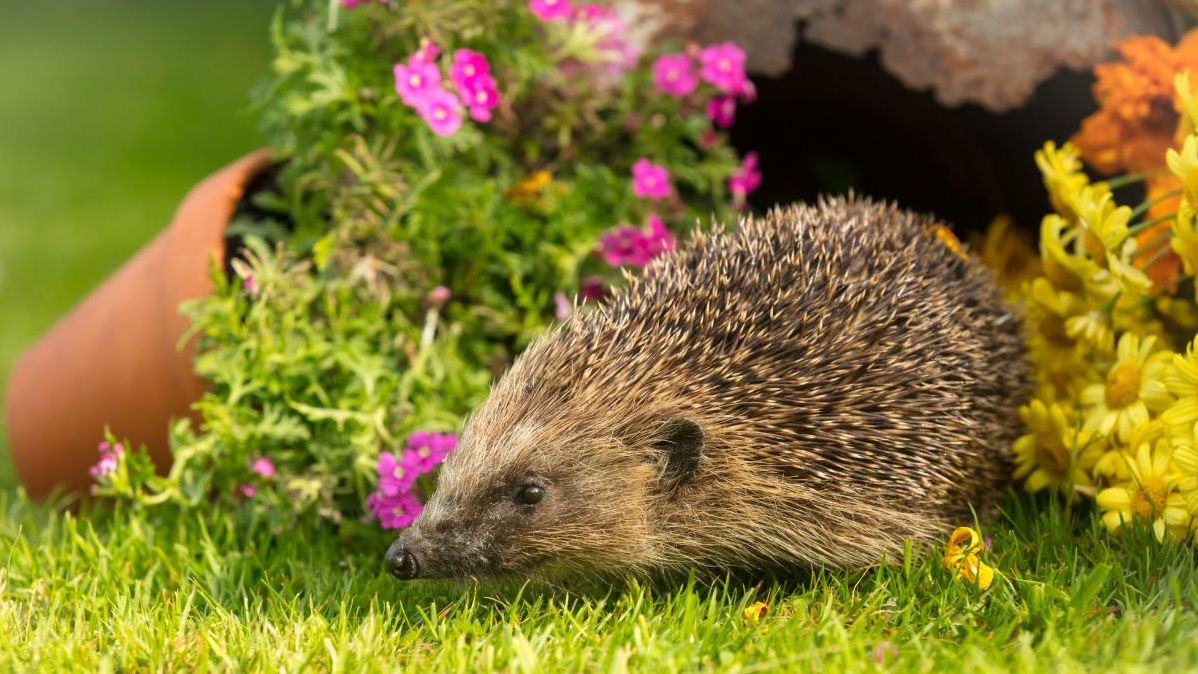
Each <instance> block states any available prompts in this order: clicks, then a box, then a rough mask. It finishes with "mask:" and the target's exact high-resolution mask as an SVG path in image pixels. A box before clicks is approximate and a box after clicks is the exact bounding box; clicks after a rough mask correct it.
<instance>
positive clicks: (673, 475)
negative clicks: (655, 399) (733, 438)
mask: <svg viewBox="0 0 1198 674" xmlns="http://www.w3.org/2000/svg"><path fill="white" fill-rule="evenodd" d="M704 445H706V440H705V439H704V438H703V429H701V428H699V424H696V423H695V422H693V421H691V420H690V419H683V418H682V417H674V418H672V419H668V420H667V421H666V422H665V423H664V424H662V425H661V428H659V429H657V433H656V434H654V441H653V449H655V450H657V452H658V453H659V454H660V456H661V457H662V458H664V464H665V465H664V468H663V470H662V474H661V486H662V489H663V490H664V491H667V492H672V491H674V490H675V489H677V488H678V487H681V486H682V485H684V484H686V483H687V482H690V480H691V478H692V477H694V476H695V471H696V470H698V468H699V456H700V455H701V454H702V453H703V447H704Z"/></svg>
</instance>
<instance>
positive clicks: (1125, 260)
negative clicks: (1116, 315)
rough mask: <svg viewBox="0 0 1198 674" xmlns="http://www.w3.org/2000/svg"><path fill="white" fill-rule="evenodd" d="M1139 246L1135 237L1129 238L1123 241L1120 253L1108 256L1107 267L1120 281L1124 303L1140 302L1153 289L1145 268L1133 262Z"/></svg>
mask: <svg viewBox="0 0 1198 674" xmlns="http://www.w3.org/2000/svg"><path fill="white" fill-rule="evenodd" d="M1137 246H1139V243H1138V242H1137V241H1136V240H1135V239H1128V240H1127V241H1124V242H1123V247H1122V249H1121V250H1120V251H1119V254H1118V255H1108V256H1107V258H1106V264H1107V269H1108V270H1110V272H1111V276H1112V277H1113V278H1114V279H1115V280H1116V281H1118V282H1119V288H1120V290H1122V291H1123V295H1122V298H1121V299H1122V300H1123V303H1124V304H1129V303H1134V302H1138V301H1139V300H1140V298H1141V297H1143V296H1144V295H1145V294H1147V293H1148V292H1149V291H1150V290H1152V279H1150V278H1148V274H1146V273H1144V270H1143V269H1140V268H1139V267H1137V266H1135V265H1134V264H1132V261H1131V260H1132V256H1134V255H1135V253H1136V247H1137Z"/></svg>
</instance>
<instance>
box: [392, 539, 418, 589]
mask: <svg viewBox="0 0 1198 674" xmlns="http://www.w3.org/2000/svg"><path fill="white" fill-rule="evenodd" d="M387 570H388V571H390V572H391V575H392V576H395V577H396V578H398V579H400V580H411V579H413V578H415V577H416V574H418V573H420V564H419V563H418V562H417V561H416V555H413V554H412V551H411V550H409V549H408V548H407V547H406V546H405V545H404V544H403V541H395V542H394V543H392V544H391V549H390V550H388V551H387Z"/></svg>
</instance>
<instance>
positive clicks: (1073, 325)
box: [1065, 309, 1115, 353]
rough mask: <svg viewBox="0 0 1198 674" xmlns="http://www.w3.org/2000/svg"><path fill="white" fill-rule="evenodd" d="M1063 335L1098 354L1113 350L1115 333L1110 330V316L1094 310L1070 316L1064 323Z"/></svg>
mask: <svg viewBox="0 0 1198 674" xmlns="http://www.w3.org/2000/svg"><path fill="white" fill-rule="evenodd" d="M1065 334H1067V335H1069V336H1070V337H1072V338H1073V339H1076V340H1078V341H1080V342H1082V343H1084V344H1085V345H1086V346H1089V347H1090V348H1091V349H1094V350H1095V351H1097V352H1099V353H1110V352H1111V351H1113V350H1114V349H1115V331H1114V330H1112V329H1111V319H1110V316H1109V315H1108V314H1107V312H1105V311H1101V310H1098V309H1095V310H1093V311H1087V312H1086V313H1084V314H1080V315H1077V316H1072V317H1070V318H1069V319H1068V320H1066V321H1065Z"/></svg>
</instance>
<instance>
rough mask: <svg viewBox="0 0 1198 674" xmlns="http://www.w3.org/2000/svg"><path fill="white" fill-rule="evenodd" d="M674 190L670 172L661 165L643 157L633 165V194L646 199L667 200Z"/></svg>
mask: <svg viewBox="0 0 1198 674" xmlns="http://www.w3.org/2000/svg"><path fill="white" fill-rule="evenodd" d="M673 191H674V188H673V187H671V185H670V172H669V171H668V170H667V169H666V167H664V166H661V165H660V164H654V163H653V162H651V161H649V160H648V159H647V158H646V157H641V158H640V159H638V160H636V163H635V164H633V165H632V193H633V194H635V195H637V196H638V197H644V198H646V199H655V200H656V199H665V198H666V197H668V196H670V194H672V193H673Z"/></svg>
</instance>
